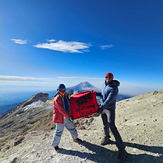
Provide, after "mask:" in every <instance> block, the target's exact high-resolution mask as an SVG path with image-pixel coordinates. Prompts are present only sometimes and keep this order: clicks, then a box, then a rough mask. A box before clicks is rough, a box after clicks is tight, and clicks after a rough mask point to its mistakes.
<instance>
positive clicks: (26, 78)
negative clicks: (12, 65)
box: [0, 75, 45, 81]
mask: <svg viewBox="0 0 163 163" xmlns="http://www.w3.org/2000/svg"><path fill="white" fill-rule="evenodd" d="M0 80H24V81H25V80H28V81H29V80H33V81H34V80H37V81H38V80H45V78H34V77H20V76H5V75H0Z"/></svg>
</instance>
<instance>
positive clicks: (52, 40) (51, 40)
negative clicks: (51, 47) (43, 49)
mask: <svg viewBox="0 0 163 163" xmlns="http://www.w3.org/2000/svg"><path fill="white" fill-rule="evenodd" d="M47 41H48V42H55V41H56V40H54V39H50V40H47Z"/></svg>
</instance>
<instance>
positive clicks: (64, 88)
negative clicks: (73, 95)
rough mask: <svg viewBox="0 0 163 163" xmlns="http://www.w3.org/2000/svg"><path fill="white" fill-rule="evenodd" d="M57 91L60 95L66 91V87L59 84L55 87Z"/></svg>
mask: <svg viewBox="0 0 163 163" xmlns="http://www.w3.org/2000/svg"><path fill="white" fill-rule="evenodd" d="M57 91H59V93H60V94H61V95H64V94H65V93H66V87H65V85H64V84H59V86H58V88H57Z"/></svg>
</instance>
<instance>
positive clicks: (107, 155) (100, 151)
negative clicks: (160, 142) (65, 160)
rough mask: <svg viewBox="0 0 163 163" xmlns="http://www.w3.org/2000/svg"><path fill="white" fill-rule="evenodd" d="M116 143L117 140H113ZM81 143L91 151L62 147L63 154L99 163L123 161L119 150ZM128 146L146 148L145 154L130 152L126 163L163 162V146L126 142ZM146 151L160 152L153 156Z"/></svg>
mask: <svg viewBox="0 0 163 163" xmlns="http://www.w3.org/2000/svg"><path fill="white" fill-rule="evenodd" d="M111 143H112V144H115V142H113V141H112V142H111ZM80 145H82V146H84V147H85V148H87V149H88V150H89V152H80V151H77V150H66V149H62V150H61V151H60V153H61V154H65V155H72V156H77V157H80V158H81V159H83V161H86V160H91V161H94V162H98V163H119V162H122V161H119V160H117V151H112V150H109V149H107V148H105V147H102V146H99V145H96V144H91V143H90V142H86V141H83V142H82V143H81V144H80ZM125 145H126V147H127V146H128V147H132V148H137V149H139V150H144V153H145V154H128V155H127V158H126V160H125V161H123V162H126V163H147V162H148V163H154V162H160V163H161V162H163V155H162V154H163V147H155V146H146V145H140V144H132V143H125ZM146 152H152V153H154V154H158V156H153V155H151V154H147V153H146Z"/></svg>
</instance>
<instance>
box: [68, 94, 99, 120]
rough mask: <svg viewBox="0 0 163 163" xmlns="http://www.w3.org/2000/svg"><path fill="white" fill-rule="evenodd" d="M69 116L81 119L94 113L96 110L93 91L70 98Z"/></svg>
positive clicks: (96, 105)
mask: <svg viewBox="0 0 163 163" xmlns="http://www.w3.org/2000/svg"><path fill="white" fill-rule="evenodd" d="M70 107H71V115H72V116H73V117H74V118H75V119H78V118H82V117H86V116H89V115H91V114H93V113H95V112H96V111H97V110H98V104H97V100H96V92H95V91H84V92H80V93H77V94H75V95H73V96H72V97H71V98H70Z"/></svg>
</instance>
